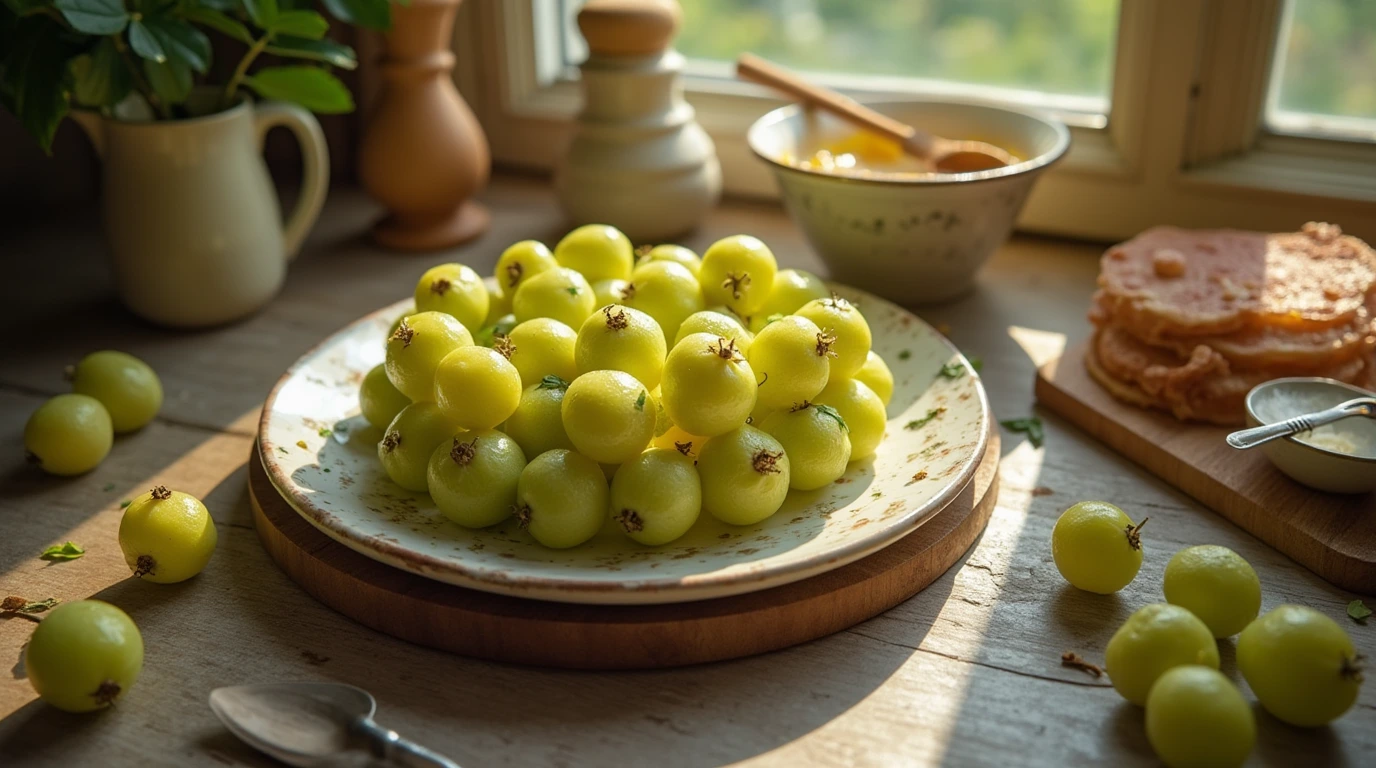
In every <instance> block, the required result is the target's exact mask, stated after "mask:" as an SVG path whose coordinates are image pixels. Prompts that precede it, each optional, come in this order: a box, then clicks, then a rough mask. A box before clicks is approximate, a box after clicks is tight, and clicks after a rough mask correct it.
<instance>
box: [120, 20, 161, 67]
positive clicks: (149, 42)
mask: <svg viewBox="0 0 1376 768" xmlns="http://www.w3.org/2000/svg"><path fill="white" fill-rule="evenodd" d="M129 47H130V48H133V49H134V53H137V54H138V55H139V56H140V57H142V58H145V59H148V60H149V61H156V62H158V63H159V64H161V63H162V62H164V61H167V51H164V50H163V49H162V43H159V42H158V38H156V37H154V36H153V32H152V30H150V29H149V28H148V27H147V25H145V24H144V23H143V22H142V21H131V22H129Z"/></svg>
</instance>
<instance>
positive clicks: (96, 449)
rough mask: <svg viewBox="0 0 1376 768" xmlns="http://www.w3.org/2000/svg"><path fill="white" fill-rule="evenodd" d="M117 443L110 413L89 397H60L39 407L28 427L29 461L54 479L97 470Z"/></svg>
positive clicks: (26, 449) (26, 442)
mask: <svg viewBox="0 0 1376 768" xmlns="http://www.w3.org/2000/svg"><path fill="white" fill-rule="evenodd" d="M114 440H115V432H114V427H113V426H112V425H111V422H110V413H109V412H108V411H106V410H105V406H104V405H101V403H100V401H99V400H97V399H95V398H94V397H90V396H89V395H76V394H67V395H58V396H56V397H54V398H52V399H50V400H48V401H47V402H45V403H43V404H42V405H40V406H38V410H36V411H34V412H33V414H32V415H30V416H29V421H28V423H26V424H25V425H24V450H25V451H26V452H27V453H28V458H29V461H30V462H31V463H34V464H37V465H38V466H39V467H41V468H42V469H43V471H44V472H47V473H49V474H53V475H80V474H83V473H85V472H89V471H91V470H93V469H95V468H96V466H97V465H99V464H100V462H102V461H104V460H105V456H106V455H107V454H109V453H110V446H111V445H113V444H114Z"/></svg>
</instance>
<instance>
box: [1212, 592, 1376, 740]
mask: <svg viewBox="0 0 1376 768" xmlns="http://www.w3.org/2000/svg"><path fill="white" fill-rule="evenodd" d="M1237 668H1238V671H1240V672H1242V676H1243V677H1244V678H1246V680H1247V685H1249V686H1251V688H1252V693H1254V694H1256V697H1257V701H1259V702H1261V706H1263V707H1265V709H1266V711H1267V712H1270V713H1271V714H1273V715H1275V716H1276V717H1277V718H1279V719H1281V720H1284V721H1285V722H1287V723H1289V724H1291V725H1298V726H1300V727H1306V728H1312V727H1316V726H1320V725H1324V724H1326V723H1330V722H1332V721H1334V720H1336V719H1338V717H1340V716H1341V715H1342V714H1343V713H1344V712H1346V711H1347V710H1349V709H1351V708H1352V705H1353V704H1354V703H1356V701H1357V695H1358V693H1360V692H1361V687H1362V682H1363V679H1364V671H1365V659H1364V658H1363V657H1362V656H1361V654H1359V653H1357V649H1356V647H1355V646H1354V645H1353V644H1352V638H1351V637H1349V636H1348V634H1347V632H1345V631H1344V630H1343V628H1342V627H1341V626H1339V625H1338V623H1337V622H1335V621H1333V620H1332V619H1330V618H1329V617H1327V616H1325V615H1324V614H1322V613H1319V612H1318V611H1316V610H1314V609H1313V608H1308V607H1306V606H1301V605H1280V606H1277V607H1275V608H1273V609H1272V610H1271V611H1269V612H1267V613H1266V614H1265V615H1264V616H1261V617H1260V618H1258V619H1257V620H1256V621H1253V622H1252V623H1251V624H1248V625H1247V628H1246V629H1244V630H1242V633H1241V634H1239V635H1238V638H1237Z"/></svg>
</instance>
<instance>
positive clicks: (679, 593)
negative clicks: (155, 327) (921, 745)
mask: <svg viewBox="0 0 1376 768" xmlns="http://www.w3.org/2000/svg"><path fill="white" fill-rule="evenodd" d="M837 287H840V288H842V289H844V290H845V292H846V293H848V294H851V295H853V296H856V297H859V299H860V300H861V301H863V302H872V303H882V304H887V305H889V306H890V307H892V308H893V309H894V310H896V311H898V312H900V313H902V314H905V315H908V316H909V317H911V318H912V320H913V322H914V323H916V324H918V325H920V326H921V327H922V328H925V329H926V332H927V333H930V334H931V335H932V337H933V338H934V339H936V341H937V342H938V343H940V344H941V345H942V346H944V347H945V348H946V350H947V351H948V352H949V353H950V356H951V357H955V358H957V359H960V360H961V361H965V362H967V364H968V361H966V360H965V357H964V355H963V354H962V353H961V352H960V350H959V349H957V348H956V347H955V345H954V344H952V343H951V342H950V340H948V339H947V338H946V337H945V336H944V335H942V334H941V333H939V332H938V331H937V330H936V329H935V328H933V327H931V325H929V324H928V323H927V322H926V321H925V320H923V319H922V318H920V317H917V316H916V315H914V314H913V313H911V312H909V311H908V310H907V309H905V308H903V307H901V306H898V305H896V304H894V303H893V302H890V301H887V300H885V299H882V298H880V297H878V296H876V295H874V294H871V293H869V292H867V291H862V290H860V289H858V288H852V287H850V286H840V285H839V284H837ZM410 303H411V300H410V299H403V300H401V301H398V302H396V303H394V304H391V305H388V306H386V307H383V308H381V309H378V310H376V311H374V312H370V313H368V314H367V315H364V316H363V317H361V318H359V319H357V320H355V321H353V322H351V323H349V324H348V325H346V326H344V327H343V328H341V329H339V330H338V331H335V332H334V333H332V334H330V335H329V336H328V337H326V338H325V339H324V340H322V341H321V342H319V343H318V344H316V345H315V346H314V347H312V348H311V349H310V350H309V351H307V352H306V353H305V354H303V355H302V356H301V357H300V358H298V359H297V360H296V362H294V363H292V365H291V366H290V367H289V368H287V370H286V371H285V372H284V373H283V374H282V376H281V377H280V378H279V379H278V380H277V383H276V384H274V385H273V388H272V390H271V391H270V392H269V393H268V396H267V399H266V400H264V402H263V410H262V414H261V416H260V417H259V422H258V435H257V440H256V441H255V445H256V449H257V451H258V456H259V458H260V459H261V460H262V462H263V466H264V468H265V469H266V470H267V475H268V479H269V480H270V481H271V482H272V485H273V487H274V488H275V489H276V490H277V492H278V494H279V495H280V496H281V497H282V498H283V499H284V500H285V501H286V502H287V504H288V505H289V506H291V508H292V509H294V510H296V512H297V514H299V515H301V516H302V517H303V518H304V519H305V520H306V521H307V522H309V523H310V524H311V525H312V526H314V527H315V528H316V529H318V530H319V531H321V532H322V533H324V534H325V535H327V536H329V537H330V538H332V539H334V540H335V541H338V542H339V543H340V544H343V545H344V546H346V547H348V548H350V549H352V550H354V551H355V552H358V553H359V554H362V555H364V556H366V557H369V558H371V559H373V560H377V561H378V562H381V563H385V564H387V565H390V566H392V567H395V568H400V569H402V570H405V571H409V572H411V573H416V574H419V575H421V576H425V577H427V578H431V579H435V580H437V581H442V582H445V583H448V584H453V585H455V586H460V587H466V588H470V589H476V590H479V591H482V592H490V593H494V594H501V595H509V596H512V597H524V598H530V599H538V600H549V601H553V602H563V603H585V604H598V605H611V604H638V605H653V604H671V603H681V602H692V601H696V600H707V599H711V598H715V597H726V596H730V595H738V594H744V593H747V592H754V591H759V590H763V589H768V588H769V587H774V586H780V585H783V584H789V583H792V582H795V581H800V580H802V579H806V578H809V577H811V576H816V575H818V574H820V573H825V572H827V571H830V570H834V569H836V568H840V567H842V566H844V565H848V564H850V563H852V562H855V561H856V560H859V559H860V558H862V557H865V556H866V555H869V554H873V553H874V552H877V551H879V550H881V549H883V548H884V547H886V546H888V545H890V544H892V543H893V542H895V541H898V540H899V539H901V538H903V537H904V536H906V535H908V534H909V533H912V532H913V531H915V530H917V529H918V528H919V527H921V526H922V525H923V524H924V523H926V522H927V521H928V520H930V519H931V518H932V517H934V516H935V515H936V514H937V513H938V512H940V511H941V510H942V509H944V508H945V507H946V506H947V505H948V504H950V503H951V502H952V501H953V500H954V499H955V498H956V497H957V496H959V494H960V493H961V492H962V491H963V490H964V489H965V487H966V486H967V485H969V484H970V482H971V481H972V480H973V479H974V475H975V471H976V470H977V469H978V467H979V464H980V461H981V460H982V457H983V456H984V451H985V448H986V447H987V444H988V440H989V429H990V425H991V424H992V423H993V411H992V409H991V408H990V405H989V397H988V393H987V392H985V389H984V384H983V382H982V381H980V380H979V377H977V376H976V377H973V378H974V381H973V384H974V391H975V393H976V394H977V396H978V398H979V410H980V425H979V428H978V430H977V432H978V437H977V438H976V441H975V443H974V445H973V447H972V449H971V450H970V451H969V455H968V456H967V457H966V458H965V460H964V462H963V464H962V465H961V468H960V471H959V472H956V473H955V474H954V476H953V477H951V478H950V479H949V480H947V481H946V484H945V487H943V488H942V489H941V490H940V491H938V492H937V493H935V494H934V495H933V496H932V497H931V498H930V499H929V500H928V501H927V502H926V503H925V504H924V505H922V506H919V507H916V508H914V509H912V510H908V511H906V512H905V513H904V514H902V515H900V516H898V517H896V518H894V519H893V520H892V521H890V522H888V523H886V524H885V525H883V526H879V527H877V528H876V529H875V530H874V532H873V533H871V534H869V535H866V536H864V537H857V538H855V539H853V540H850V541H848V542H846V543H845V544H843V545H840V546H836V547H833V548H831V549H828V550H824V551H821V552H818V553H816V554H814V555H812V556H810V557H807V558H800V559H797V560H793V561H790V562H788V563H784V564H780V565H776V566H773V567H770V568H767V569H762V570H759V571H754V572H749V573H721V572H709V573H705V574H700V575H694V576H689V577H665V578H654V579H626V580H623V581H619V582H612V583H608V582H606V581H594V580H579V579H570V578H548V577H540V576H532V575H529V574H522V575H512V574H510V573H507V572H504V571H499V570H493V569H490V568H479V567H471V566H467V565H465V564H463V563H455V562H453V561H452V560H444V559H441V558H437V557H433V556H431V555H428V554H425V553H422V552H417V551H416V550H414V549H411V548H409V547H406V546H402V545H399V544H396V543H393V542H390V541H387V540H385V539H382V538H379V537H377V536H368V535H362V534H360V533H359V532H358V531H356V530H354V529H353V528H351V527H350V526H349V525H347V524H345V523H343V522H342V521H340V520H339V519H338V518H337V517H336V516H335V515H333V514H331V513H330V512H328V511H327V510H324V509H322V508H321V507H319V506H317V505H316V504H313V503H311V502H310V500H309V497H308V496H307V497H303V496H301V495H300V494H297V493H295V492H294V490H293V483H292V481H291V479H290V477H289V476H287V475H286V473H285V472H284V470H283V468H282V466H281V465H279V464H278V462H277V460H276V456H275V455H274V453H273V451H272V447H271V446H270V445H268V443H267V439H266V435H267V434H269V427H270V425H271V421H272V414H273V409H274V405H275V403H276V401H277V396H278V394H279V393H280V391H281V390H282V388H283V387H284V386H286V384H287V383H288V382H289V381H290V380H291V379H292V378H293V377H294V376H295V375H296V374H297V372H298V371H300V370H301V369H302V368H305V367H306V366H308V365H310V364H311V363H312V362H313V361H314V359H315V358H316V357H317V356H319V355H321V354H323V353H324V352H325V351H326V350H328V349H330V348H331V347H332V346H333V344H334V343H335V341H336V340H337V339H340V338H342V337H344V336H347V335H349V334H350V333H351V332H352V331H353V330H354V329H355V328H356V327H357V326H359V325H363V324H366V323H370V322H373V321H374V320H375V318H378V317H379V316H384V315H385V316H391V315H394V314H396V313H397V312H398V311H399V310H401V309H402V308H403V307H405V306H408V305H410Z"/></svg>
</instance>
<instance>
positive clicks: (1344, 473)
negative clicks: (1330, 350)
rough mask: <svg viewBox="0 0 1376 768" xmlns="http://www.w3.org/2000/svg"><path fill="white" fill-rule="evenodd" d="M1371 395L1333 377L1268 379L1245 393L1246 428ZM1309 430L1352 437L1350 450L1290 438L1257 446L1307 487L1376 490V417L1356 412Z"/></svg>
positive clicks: (1335, 489) (1360, 490) (1336, 490)
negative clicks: (1334, 448)
mask: <svg viewBox="0 0 1376 768" xmlns="http://www.w3.org/2000/svg"><path fill="white" fill-rule="evenodd" d="M1371 396H1372V393H1371V392H1368V391H1367V390H1365V389H1362V388H1361V387H1354V386H1352V385H1351V384H1344V383H1342V382H1341V381H1334V380H1333V379H1322V378H1313V377H1298V378H1288V379H1272V380H1271V381H1268V382H1266V383H1264V384H1258V385H1257V386H1256V387H1253V388H1252V391H1251V392H1248V393H1247V426H1249V427H1257V426H1261V425H1262V424H1275V423H1276V422H1279V421H1285V420H1286V419H1289V418H1292V417H1294V416H1300V415H1303V414H1306V413H1313V412H1315V411H1322V410H1324V409H1325V408H1332V407H1333V406H1335V405H1337V404H1338V403H1344V402H1347V401H1348V400H1351V399H1352V398H1354V397H1371ZM1313 434H1315V435H1322V434H1341V435H1343V436H1344V437H1345V438H1347V439H1350V440H1351V441H1352V444H1353V446H1354V448H1353V450H1352V451H1351V452H1339V451H1334V450H1329V449H1327V448H1323V447H1320V446H1317V445H1313V444H1311V443H1307V442H1304V441H1303V440H1297V439H1295V437H1294V436H1291V437H1283V438H1281V439H1279V440H1272V441H1271V442H1269V443H1264V444H1263V445H1262V446H1261V450H1262V452H1264V453H1265V454H1266V458H1268V459H1270V460H1271V463H1272V464H1275V465H1276V469H1279V470H1280V471H1281V472H1284V473H1285V474H1287V475H1289V476H1290V477H1291V478H1292V479H1294V480H1295V481H1296V482H1299V483H1303V484H1304V485H1307V486H1309V487H1310V488H1317V489H1318V490H1320V491H1328V492H1330V493H1366V492H1367V491H1373V490H1376V420H1373V419H1368V418H1365V417H1361V416H1354V417H1352V418H1350V419H1343V420H1342V421H1339V422H1335V423H1333V424H1329V425H1327V426H1323V427H1319V428H1318V429H1315V430H1314V431H1313Z"/></svg>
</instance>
